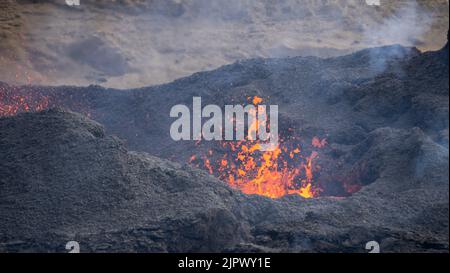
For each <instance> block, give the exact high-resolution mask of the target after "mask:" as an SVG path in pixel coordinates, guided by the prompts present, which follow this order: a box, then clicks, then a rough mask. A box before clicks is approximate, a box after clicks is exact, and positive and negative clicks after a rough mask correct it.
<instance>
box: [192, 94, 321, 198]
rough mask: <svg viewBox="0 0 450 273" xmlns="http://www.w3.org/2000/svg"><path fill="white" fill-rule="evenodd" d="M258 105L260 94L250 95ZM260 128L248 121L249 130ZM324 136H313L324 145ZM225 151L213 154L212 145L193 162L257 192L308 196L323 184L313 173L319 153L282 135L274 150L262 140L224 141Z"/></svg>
mask: <svg viewBox="0 0 450 273" xmlns="http://www.w3.org/2000/svg"><path fill="white" fill-rule="evenodd" d="M249 100H250V101H252V102H253V103H254V104H255V105H256V104H258V103H261V102H262V99H261V98H259V97H256V96H255V97H253V98H249ZM256 128H258V124H249V130H254V129H256ZM326 144H327V142H326V140H325V139H322V140H321V139H319V138H318V137H314V138H313V139H312V146H313V147H314V148H318V149H320V148H322V147H324V146H325V145H326ZM221 145H222V150H225V151H226V152H225V153H223V154H222V153H220V154H218V155H217V154H216V155H214V152H213V150H212V149H209V150H208V152H207V153H206V154H205V155H202V156H200V157H199V158H197V156H195V155H194V156H191V158H190V162H191V163H192V164H194V165H195V166H197V167H202V168H204V169H206V170H207V171H208V172H209V173H210V174H214V175H216V176H217V177H219V178H220V179H221V180H223V181H226V182H227V183H228V184H229V185H230V186H232V187H234V188H237V189H240V190H241V191H242V192H244V193H246V194H258V195H263V196H267V197H271V198H279V197H282V196H284V195H288V194H298V195H300V196H303V197H305V198H312V197H316V196H318V195H319V194H320V191H321V190H320V187H319V185H318V183H317V181H315V177H314V173H315V172H316V171H318V170H319V169H320V167H319V166H318V165H316V160H317V159H318V156H319V154H318V153H317V152H316V151H312V152H311V153H309V155H307V156H303V155H302V150H301V148H300V146H299V145H294V144H292V143H288V142H287V141H286V142H285V141H284V140H283V139H282V138H280V142H279V144H278V146H277V147H276V148H275V149H274V150H271V151H261V150H260V149H259V145H260V141H258V140H251V139H248V138H247V139H246V140H243V141H236V142H233V141H222V142H221Z"/></svg>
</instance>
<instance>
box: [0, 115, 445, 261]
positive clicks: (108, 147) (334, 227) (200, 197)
mask: <svg viewBox="0 0 450 273" xmlns="http://www.w3.org/2000/svg"><path fill="white" fill-rule="evenodd" d="M0 150H1V153H0V174H1V176H0V219H2V221H1V222H0V234H1V237H0V250H1V251H8V252H16V251H31V252H55V251H56V252H60V251H65V250H64V246H65V243H66V242H67V241H69V240H76V241H78V242H79V243H80V246H81V251H83V252H90V251H108V252H114V251H118V252H136V251H138V252H144V251H145V252H147V251H151V252H166V251H302V252H311V251H350V252H363V251H365V249H364V246H365V243H366V242H368V241H372V240H376V241H378V242H379V243H380V245H381V250H382V251H384V252H389V251H395V252H399V251H413V252H419V251H420V252H424V251H444V252H446V251H448V147H444V146H441V145H439V144H437V143H436V142H434V141H433V140H432V139H431V138H430V137H428V136H427V135H426V134H424V132H423V131H422V130H421V129H419V128H413V129H392V128H381V129H377V130H374V131H372V132H371V133H370V134H368V136H367V137H366V138H365V139H364V140H363V141H362V142H360V143H359V144H358V145H355V146H354V147H353V148H352V153H349V154H348V156H350V155H351V156H350V158H348V162H349V164H351V165H352V166H353V167H355V168H357V166H358V165H360V164H370V165H371V168H370V169H371V170H374V172H378V173H377V175H375V176H374V177H376V178H375V181H373V183H371V184H370V185H368V186H366V187H364V188H363V189H362V190H361V191H359V192H358V193H356V194H354V195H353V196H351V197H348V198H342V199H336V198H318V199H303V198H301V197H299V196H287V197H284V198H281V199H277V200H272V199H269V198H264V197H260V196H247V195H243V194H241V193H240V192H237V191H235V190H233V189H230V188H229V187H228V186H227V185H225V184H224V183H222V182H221V181H219V180H217V179H215V178H214V177H212V176H209V175H207V174H206V173H204V172H202V171H199V170H195V169H192V168H191V167H189V166H186V165H179V164H176V163H172V162H169V161H166V160H162V159H159V158H156V157H153V156H150V155H148V154H144V153H136V152H129V151H127V149H126V148H125V147H124V145H123V143H122V141H121V140H119V139H118V138H116V137H112V136H107V135H106V134H105V131H104V129H103V127H102V126H101V125H99V124H98V123H96V122H94V121H92V120H90V119H88V118H86V117H84V116H81V115H79V114H75V113H72V112H67V111H63V110H58V109H52V110H47V111H43V112H39V113H25V114H20V115H18V116H14V117H7V118H1V119H0ZM369 175H370V174H369Z"/></svg>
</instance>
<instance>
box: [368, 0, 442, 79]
mask: <svg viewBox="0 0 450 273" xmlns="http://www.w3.org/2000/svg"><path fill="white" fill-rule="evenodd" d="M370 2H374V1H370ZM402 5H403V6H401V7H400V8H399V9H398V10H397V11H396V12H395V13H394V14H392V15H390V16H388V17H386V18H385V19H384V20H383V21H382V22H381V24H376V25H372V26H371V27H366V29H365V31H364V44H366V45H367V46H368V47H378V46H385V45H394V44H395V45H402V46H417V44H418V43H420V42H421V40H422V39H423V37H424V34H426V32H427V31H429V30H430V28H431V26H432V23H433V16H432V14H431V13H430V12H429V11H427V10H425V9H424V8H421V7H420V5H419V4H417V2H416V1H409V2H405V3H402ZM408 52H409V50H408V49H406V48H404V47H400V46H396V47H389V48H385V49H381V50H372V51H371V52H370V54H371V55H370V58H371V65H372V66H373V67H372V68H373V69H374V71H376V72H377V73H380V72H383V71H384V70H385V69H386V67H387V64H388V61H389V60H391V59H393V58H402V57H404V56H405V55H406V54H408Z"/></svg>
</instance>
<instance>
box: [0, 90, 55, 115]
mask: <svg viewBox="0 0 450 273" xmlns="http://www.w3.org/2000/svg"><path fill="white" fill-rule="evenodd" d="M48 106H49V99H48V97H47V96H44V95H39V94H33V95H32V94H21V92H20V91H19V90H17V88H14V87H13V88H8V89H7V88H1V87H0V117H4V116H13V115H16V114H18V113H20V112H34V111H41V110H44V109H46V108H47V107H48Z"/></svg>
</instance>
